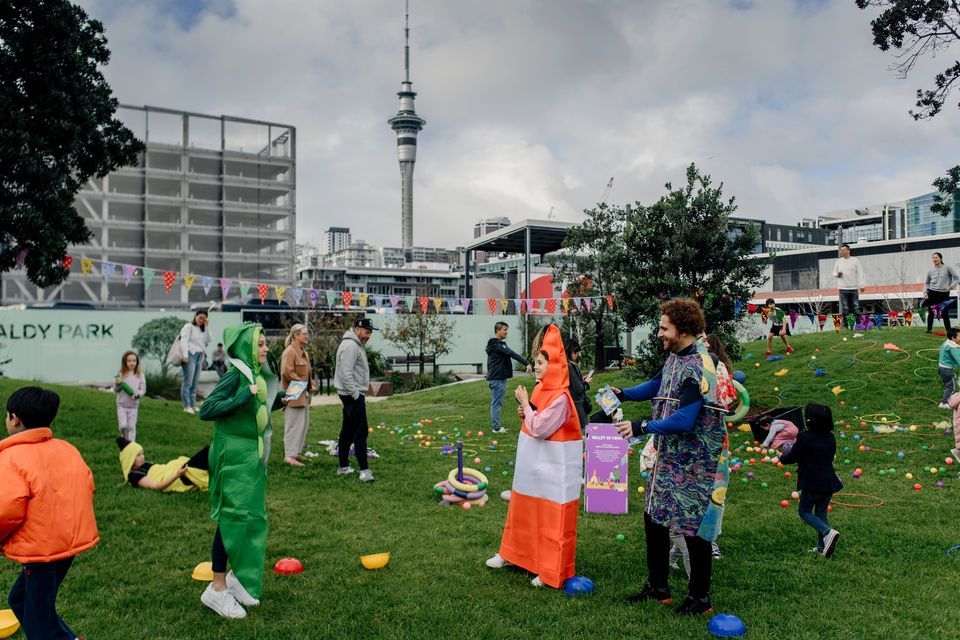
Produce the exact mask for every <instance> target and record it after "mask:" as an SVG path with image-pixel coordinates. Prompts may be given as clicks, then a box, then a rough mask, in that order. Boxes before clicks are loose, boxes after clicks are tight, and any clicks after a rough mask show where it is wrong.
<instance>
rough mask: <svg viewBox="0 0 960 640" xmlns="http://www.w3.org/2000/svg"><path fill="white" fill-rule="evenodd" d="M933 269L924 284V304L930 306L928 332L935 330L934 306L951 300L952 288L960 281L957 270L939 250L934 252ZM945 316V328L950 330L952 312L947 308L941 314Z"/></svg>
mask: <svg viewBox="0 0 960 640" xmlns="http://www.w3.org/2000/svg"><path fill="white" fill-rule="evenodd" d="M932 257H933V269H930V271H929V272H928V273H927V279H926V280H925V281H924V284H923V305H924V306H926V307H927V308H928V311H927V333H930V332H931V331H933V315H934V314H933V307H934V305H938V304H943V303H944V302H946V301H948V300H950V299H951V298H950V290H951V289H953V287H954V286H956V284H957V282H960V278H958V277H957V272H956V271H955V270H954V269H953V267H948V266H947V265H945V264H943V254H941V253H940V252H939V251H935V252H934V253H933V256H932ZM941 317H942V318H943V328H944V329H945V330H947V331H949V330H950V313H949V310H948V309H947V308H944V309H943V313H942V314H941Z"/></svg>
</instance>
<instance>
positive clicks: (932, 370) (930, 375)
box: [913, 367, 939, 379]
mask: <svg viewBox="0 0 960 640" xmlns="http://www.w3.org/2000/svg"><path fill="white" fill-rule="evenodd" d="M938 370H939V367H917V368H916V369H914V370H913V375H915V376H917V377H918V378H920V379H923V378H933V377H935V376H936V375H937V371H938ZM920 371H930V373H927V374H922V373H919V372H920Z"/></svg>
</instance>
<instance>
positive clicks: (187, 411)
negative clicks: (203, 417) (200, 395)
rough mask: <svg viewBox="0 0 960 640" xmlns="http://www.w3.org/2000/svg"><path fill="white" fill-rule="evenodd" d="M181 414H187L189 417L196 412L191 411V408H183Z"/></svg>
mask: <svg viewBox="0 0 960 640" xmlns="http://www.w3.org/2000/svg"><path fill="white" fill-rule="evenodd" d="M183 412H184V413H189V414H190V415H193V414H195V413H196V411H194V410H193V407H184V408H183Z"/></svg>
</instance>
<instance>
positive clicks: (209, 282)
mask: <svg viewBox="0 0 960 640" xmlns="http://www.w3.org/2000/svg"><path fill="white" fill-rule="evenodd" d="M200 282H201V283H202V284H203V295H205V296H208V295H210V289H212V288H213V278H211V277H210V276H203V277H202V278H200Z"/></svg>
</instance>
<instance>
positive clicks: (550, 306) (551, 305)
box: [546, 298, 557, 313]
mask: <svg viewBox="0 0 960 640" xmlns="http://www.w3.org/2000/svg"><path fill="white" fill-rule="evenodd" d="M546 307H547V313H556V312H557V299H556V298H547V303H546Z"/></svg>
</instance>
